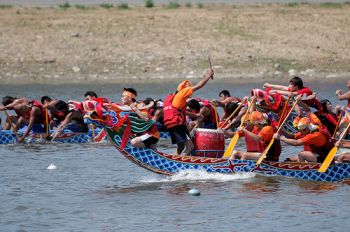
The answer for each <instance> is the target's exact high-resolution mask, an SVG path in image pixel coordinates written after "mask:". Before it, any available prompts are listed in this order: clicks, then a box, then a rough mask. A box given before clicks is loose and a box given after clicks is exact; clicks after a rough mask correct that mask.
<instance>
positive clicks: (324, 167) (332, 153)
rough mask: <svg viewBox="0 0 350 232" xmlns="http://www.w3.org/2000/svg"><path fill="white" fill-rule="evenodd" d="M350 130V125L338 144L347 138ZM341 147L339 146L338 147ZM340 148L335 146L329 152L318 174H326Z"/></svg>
mask: <svg viewBox="0 0 350 232" xmlns="http://www.w3.org/2000/svg"><path fill="white" fill-rule="evenodd" d="M349 128H350V123H349V124H348V126H347V127H346V128H345V130H344V131H343V133H342V134H341V135H340V137H339V140H338V144H340V142H341V141H342V140H343V138H344V137H345V135H346V134H347V132H348V130H349ZM338 146H339V145H338ZM338 146H334V147H333V148H332V149H331V150H330V151H329V152H328V155H327V157H326V159H325V160H324V161H323V163H322V164H321V167H320V168H319V169H318V172H325V171H326V170H327V168H328V167H329V165H330V164H331V162H332V160H333V158H334V156H335V154H336V153H337V151H338Z"/></svg>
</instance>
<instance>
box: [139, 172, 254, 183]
mask: <svg viewBox="0 0 350 232" xmlns="http://www.w3.org/2000/svg"><path fill="white" fill-rule="evenodd" d="M255 175H256V174H254V173H237V174H233V175H227V174H221V173H208V172H206V171H203V170H186V171H181V172H179V173H177V174H175V175H172V176H166V177H164V176H159V177H157V176H148V177H145V178H144V179H142V180H141V182H143V183H154V182H181V181H187V182H192V181H207V180H210V181H215V182H226V181H234V180H242V179H249V178H253V177H254V176H255Z"/></svg>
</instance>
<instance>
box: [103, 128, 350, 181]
mask: <svg viewBox="0 0 350 232" xmlns="http://www.w3.org/2000/svg"><path fill="white" fill-rule="evenodd" d="M122 133H123V129H121V130H118V131H113V130H109V129H107V134H108V136H109V138H110V140H111V142H112V143H113V144H114V145H115V147H116V148H117V149H118V150H119V151H120V153H121V154H123V155H124V156H125V157H126V158H128V159H129V160H130V161H132V162H134V163H135V164H137V165H139V166H141V167H143V168H145V169H147V170H150V171H153V172H156V173H160V174H166V175H173V174H175V173H178V172H181V171H186V170H204V171H206V172H209V173H222V174H235V173H258V174H263V175H270V176H285V177H291V178H296V179H302V180H308V181H326V182H342V181H350V164H347V163H344V164H334V165H330V167H329V168H328V169H327V171H326V172H324V173H320V172H318V169H319V167H320V164H319V163H295V162H264V163H261V164H260V165H256V164H255V161H250V160H228V159H222V158H205V157H195V156H180V155H171V154H166V153H163V152H159V151H155V150H152V149H148V148H135V147H133V146H131V144H130V141H129V142H127V144H126V146H125V148H124V149H121V148H120V147H121V142H122Z"/></svg>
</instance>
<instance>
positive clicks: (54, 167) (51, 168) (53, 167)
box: [47, 163, 57, 170]
mask: <svg viewBox="0 0 350 232" xmlns="http://www.w3.org/2000/svg"><path fill="white" fill-rule="evenodd" d="M56 168H57V167H56V165H54V164H53V163H51V164H50V165H49V166H48V167H47V169H48V170H55V169H56Z"/></svg>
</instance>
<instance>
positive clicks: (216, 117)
mask: <svg viewBox="0 0 350 232" xmlns="http://www.w3.org/2000/svg"><path fill="white" fill-rule="evenodd" d="M213 107H214V111H215V121H216V128H218V127H219V119H218V110H217V108H216V104H215V103H214V104H213Z"/></svg>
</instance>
